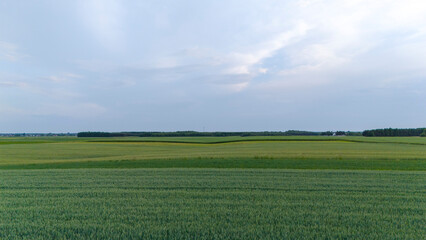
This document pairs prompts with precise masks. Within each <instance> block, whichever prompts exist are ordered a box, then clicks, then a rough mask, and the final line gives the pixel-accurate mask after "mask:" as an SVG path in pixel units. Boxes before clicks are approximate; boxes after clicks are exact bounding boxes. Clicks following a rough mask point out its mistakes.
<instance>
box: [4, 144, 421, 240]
mask: <svg viewBox="0 0 426 240" xmlns="http://www.w3.org/2000/svg"><path fill="white" fill-rule="evenodd" d="M320 169H322V170H320ZM375 170H381V171H375ZM384 170H385V171H384ZM425 187H426V138H416V137H412V138H401V137H396V138H363V137H199V138H137V137H133V138H75V137H43V138H0V239H423V238H424V236H425V235H426V229H425V227H424V226H425V225H426V218H425V214H426V200H425V199H426V190H425V189H426V188H425Z"/></svg>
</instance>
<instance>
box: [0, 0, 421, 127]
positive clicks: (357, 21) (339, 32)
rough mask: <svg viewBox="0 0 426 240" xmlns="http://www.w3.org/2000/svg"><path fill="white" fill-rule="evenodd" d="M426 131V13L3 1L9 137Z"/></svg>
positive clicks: (359, 4) (293, 4) (315, 4)
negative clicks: (29, 134)
mask: <svg viewBox="0 0 426 240" xmlns="http://www.w3.org/2000/svg"><path fill="white" fill-rule="evenodd" d="M425 126H426V1H424V0H404V1H403V0H376V1H370V0H300V1H297V0H293V1H290V0H288V1H285V0H279V1H273V0H262V1H251V0H226V1H222V0H220V1H209V0H206V1H199V0H181V1H175V0H173V1H172V0H170V1H169V0H161V1H158V0H152V1H151V0H144V1H126V0H122V1H119V0H80V1H79V0H77V1H76V0H69V1H68V0H67V1H65V0H64V1H53V0H42V1H16V0H2V1H0V132H77V131H88V130H90V131H96V130H99V131H130V130H133V131H176V130H196V131H203V129H204V130H205V131H241V130H247V131H263V130H282V131H285V130H289V129H300V130H363V129H370V128H383V127H425Z"/></svg>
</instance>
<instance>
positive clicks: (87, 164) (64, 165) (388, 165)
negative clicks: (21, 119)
mask: <svg viewBox="0 0 426 240" xmlns="http://www.w3.org/2000/svg"><path fill="white" fill-rule="evenodd" d="M78 168H222V169H223V168H228V169H232V168H233V169H330V170H333V169H334V170H336V169H339V170H400V171H426V160H425V159H402V160H401V159H370V160H364V159H339V158H318V159H315V158H309V159H307V158H287V159H286V158H271V157H267V156H265V157H262V156H259V157H253V158H214V157H208V158H203V157H197V158H177V159H170V158H166V159H145V160H108V161H72V162H53V163H35V164H10V165H0V169H78Z"/></svg>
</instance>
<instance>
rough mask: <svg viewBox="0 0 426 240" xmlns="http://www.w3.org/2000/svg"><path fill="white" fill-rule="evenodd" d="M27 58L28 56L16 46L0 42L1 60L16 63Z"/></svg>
mask: <svg viewBox="0 0 426 240" xmlns="http://www.w3.org/2000/svg"><path fill="white" fill-rule="evenodd" d="M25 57H27V55H25V54H22V53H20V52H19V51H18V46H17V45H16V44H13V43H9V42H2V41H0V60H2V59H3V60H6V61H10V62H16V61H18V60H20V59H22V58H25Z"/></svg>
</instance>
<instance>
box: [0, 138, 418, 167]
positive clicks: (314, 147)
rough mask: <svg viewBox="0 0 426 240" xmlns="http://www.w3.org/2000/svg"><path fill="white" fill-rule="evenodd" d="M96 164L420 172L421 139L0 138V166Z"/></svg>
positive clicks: (99, 165)
mask: <svg viewBox="0 0 426 240" xmlns="http://www.w3.org/2000/svg"><path fill="white" fill-rule="evenodd" d="M100 167H102V168H111V167H112V168H120V167H124V168H135V167H136V168H170V167H174V168H187V167H195V168H285V169H289V168H291V169H365V170H426V139H425V138H359V137H358V138H357V137H354V138H350V137H345V138H342V137H340V138H339V137H335V138H332V137H247V138H241V137H229V138H226V137H225V138H224V137H222V138H210V137H204V138H202V137H201V138H115V139H114V138H99V139H93V138H89V139H84V138H83V139H81V138H70V137H68V138H66V137H65V138H16V139H13V138H12V139H8V138H3V139H0V169H22V168H31V169H33V168H100Z"/></svg>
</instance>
